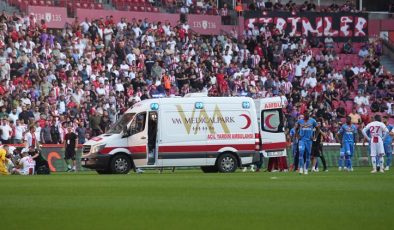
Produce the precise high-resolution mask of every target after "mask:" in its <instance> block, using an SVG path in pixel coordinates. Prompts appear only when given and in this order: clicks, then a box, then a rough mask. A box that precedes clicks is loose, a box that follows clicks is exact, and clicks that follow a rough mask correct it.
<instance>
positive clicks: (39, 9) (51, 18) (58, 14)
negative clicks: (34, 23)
mask: <svg viewBox="0 0 394 230" xmlns="http://www.w3.org/2000/svg"><path fill="white" fill-rule="evenodd" d="M27 12H28V13H29V14H33V15H34V16H35V17H36V18H37V20H38V21H40V20H41V19H44V20H45V21H46V22H47V26H48V27H49V28H55V29H60V28H64V26H65V25H66V23H69V22H71V21H72V20H73V19H71V18H67V9H66V8H64V7H47V6H46V7H43V6H29V7H28V10H27Z"/></svg>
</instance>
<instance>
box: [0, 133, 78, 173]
mask: <svg viewBox="0 0 394 230" xmlns="http://www.w3.org/2000/svg"><path fill="white" fill-rule="evenodd" d="M25 144H26V147H25V148H23V149H18V148H15V147H13V146H9V145H3V146H2V147H0V175H9V174H17V175H34V174H49V173H50V169H49V165H48V162H47V160H45V158H44V157H43V156H42V155H41V151H40V149H41V148H40V144H39V142H38V141H37V137H36V136H35V130H34V126H32V127H31V128H30V131H29V132H28V133H27V134H26V135H25ZM77 146H78V136H77V134H75V133H74V132H73V131H72V127H68V133H67V134H66V135H65V141H64V149H65V158H64V160H65V162H66V165H67V172H72V171H76V150H77Z"/></svg>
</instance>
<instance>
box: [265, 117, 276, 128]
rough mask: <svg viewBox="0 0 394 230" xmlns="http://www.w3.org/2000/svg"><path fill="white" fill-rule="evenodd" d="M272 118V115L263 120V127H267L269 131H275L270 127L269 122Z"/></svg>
mask: <svg viewBox="0 0 394 230" xmlns="http://www.w3.org/2000/svg"><path fill="white" fill-rule="evenodd" d="M272 116H274V114H270V115H268V116H267V117H266V118H265V120H264V124H265V126H267V127H268V128H269V129H275V127H272V125H271V123H270V120H271V117H272Z"/></svg>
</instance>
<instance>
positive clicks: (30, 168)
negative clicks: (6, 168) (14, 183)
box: [12, 150, 36, 176]
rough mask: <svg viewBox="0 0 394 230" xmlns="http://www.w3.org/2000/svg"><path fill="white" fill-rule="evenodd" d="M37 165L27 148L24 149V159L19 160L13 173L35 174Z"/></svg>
mask: <svg viewBox="0 0 394 230" xmlns="http://www.w3.org/2000/svg"><path fill="white" fill-rule="evenodd" d="M35 166H36V162H35V161H34V160H33V158H32V157H31V156H30V155H29V152H28V151H27V150H24V151H22V159H21V160H20V161H19V162H18V165H17V167H16V168H15V169H14V170H13V172H12V173H13V174H17V175H24V176H28V175H34V168H35Z"/></svg>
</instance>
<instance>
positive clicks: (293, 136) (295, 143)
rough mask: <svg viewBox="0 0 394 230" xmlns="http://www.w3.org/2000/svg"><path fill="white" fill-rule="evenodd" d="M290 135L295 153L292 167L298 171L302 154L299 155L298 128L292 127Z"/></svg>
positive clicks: (300, 117) (301, 116) (302, 117)
mask: <svg viewBox="0 0 394 230" xmlns="http://www.w3.org/2000/svg"><path fill="white" fill-rule="evenodd" d="M298 119H304V116H303V115H300V116H299V117H298ZM289 135H290V138H291V143H292V146H291V148H292V153H293V165H292V169H293V170H294V171H297V170H298V164H299V163H298V159H299V158H300V155H299V152H300V151H299V149H298V139H297V135H296V129H295V127H293V128H292V129H290V132H289Z"/></svg>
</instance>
